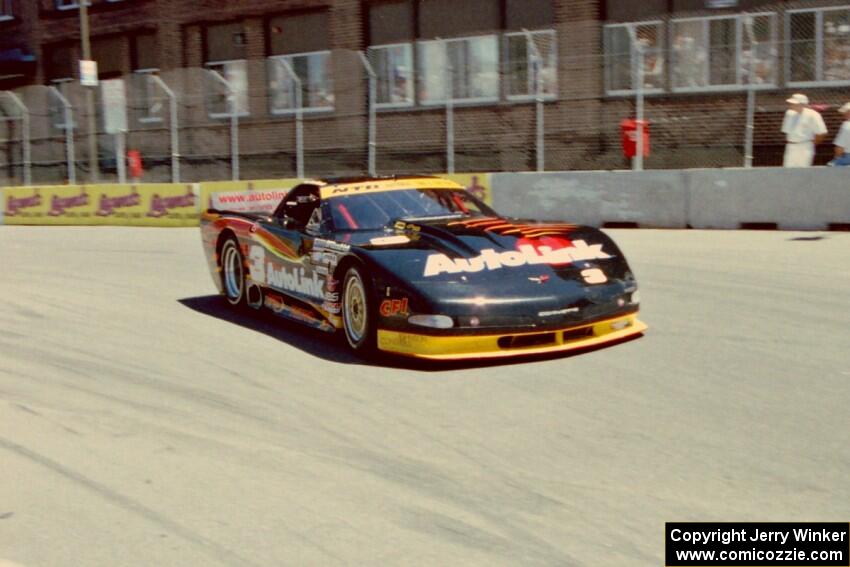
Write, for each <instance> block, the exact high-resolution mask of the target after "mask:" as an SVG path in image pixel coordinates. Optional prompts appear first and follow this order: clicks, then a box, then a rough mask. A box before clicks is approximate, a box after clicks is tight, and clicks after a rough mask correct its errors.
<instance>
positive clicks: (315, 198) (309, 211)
mask: <svg viewBox="0 0 850 567" xmlns="http://www.w3.org/2000/svg"><path fill="white" fill-rule="evenodd" d="M319 202H320V201H319V188H318V187H317V186H315V185H298V186H297V187H294V188H293V189H292V190H291V191H290V192H289V193H287V194H286V197H284V198H283V200H282V201H281V202H280V204H279V205H278V206H277V209H275V212H274V217H275V218H277V219H280V220H283V219H284V218H289V219H291V220H293V221H295V224H296V226H297V227H300V228H303V227H305V226H306V225H307V223H308V222H309V221H310V219H311V217H312V215H313V211H314V210H315V209H316V208H318V206H319Z"/></svg>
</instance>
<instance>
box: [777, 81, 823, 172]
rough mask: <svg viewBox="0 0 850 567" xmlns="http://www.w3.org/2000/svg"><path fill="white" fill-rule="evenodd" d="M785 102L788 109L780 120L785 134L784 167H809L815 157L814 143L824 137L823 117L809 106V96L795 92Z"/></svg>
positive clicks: (817, 142)
mask: <svg viewBox="0 0 850 567" xmlns="http://www.w3.org/2000/svg"><path fill="white" fill-rule="evenodd" d="M785 102H787V103H788V111H787V112H786V113H785V119H784V120H783V121H782V132H783V133H784V134H785V140H786V144H785V158H784V159H783V161H782V165H783V166H784V167H811V166H812V162H814V159H815V145H816V144H819V143H820V142H822V141H823V139H824V138H825V137H826V132H827V129H826V124H824V122H823V117H822V116H821V115H820V114H819V113H818V112H817V111H815V110H813V109H811V108H809V97H807V96H806V95H804V94H799V93H798V94H795V95H793V96H791V98H789V99H788V100H786V101H785Z"/></svg>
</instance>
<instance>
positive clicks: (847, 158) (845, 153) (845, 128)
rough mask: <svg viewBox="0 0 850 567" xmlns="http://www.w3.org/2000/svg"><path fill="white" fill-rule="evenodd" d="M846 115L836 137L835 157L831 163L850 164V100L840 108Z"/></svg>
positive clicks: (839, 110)
mask: <svg viewBox="0 0 850 567" xmlns="http://www.w3.org/2000/svg"><path fill="white" fill-rule="evenodd" d="M838 112H840V113H841V114H843V115H844V123H843V124H842V125H841V129H840V130H839V131H838V136H836V137H835V142H834V143H835V159H834V160H832V161H831V162H829V165H850V102H848V103H845V104H844V106H842V107H841V108H839V109H838Z"/></svg>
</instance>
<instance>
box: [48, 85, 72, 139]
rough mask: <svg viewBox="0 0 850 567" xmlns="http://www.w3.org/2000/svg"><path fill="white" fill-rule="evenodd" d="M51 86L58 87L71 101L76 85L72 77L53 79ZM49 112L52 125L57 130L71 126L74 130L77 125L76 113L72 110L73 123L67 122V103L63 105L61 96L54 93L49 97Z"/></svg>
mask: <svg viewBox="0 0 850 567" xmlns="http://www.w3.org/2000/svg"><path fill="white" fill-rule="evenodd" d="M50 86H51V87H56V89H57V90H58V91H59V92H60V93H61V94H62V96H64V97H65V98H66V99H68V100H69V101H70V99H71V88H72V87H73V86H74V79H72V78H71V77H68V78H65V79H53V80H51V81H50ZM47 113H48V114H49V115H50V125H51V126H52V127H53V128H54V129H56V130H60V131H64V130H66V129H67V128H69V127H70V128H71V129H72V130H73V129H74V128H75V127H76V125H75V124H74V113H73V112H71V116H70V118H71V123H70V124H67V123H66V122H65V105H63V104H62V102H61V101H60V100H59V98H58V97H57V96H56V95H54V94H52V93H51V94H49V95H48V97H47Z"/></svg>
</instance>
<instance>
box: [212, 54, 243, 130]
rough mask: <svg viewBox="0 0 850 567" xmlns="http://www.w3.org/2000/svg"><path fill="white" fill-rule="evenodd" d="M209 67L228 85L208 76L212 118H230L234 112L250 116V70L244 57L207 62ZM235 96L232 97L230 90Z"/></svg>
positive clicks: (238, 114)
mask: <svg viewBox="0 0 850 567" xmlns="http://www.w3.org/2000/svg"><path fill="white" fill-rule="evenodd" d="M206 67H207V69H209V70H210V71H212V72H213V73H217V74H218V75H219V76H220V77H222V78H223V79H224V80H225V81H227V84H228V85H229V89H228V87H225V85H224V84H223V83H222V82H221V81H220V80H218V79H216V78H215V77H207V89H206V92H207V110H208V112H209V116H210V118H229V117H230V116H231V113H232V112H236V115H237V116H248V114H249V112H248V70H247V63H246V61H245V60H244V59H240V60H237V61H213V62H210V63H207V65H206ZM229 90H230V91H232V93H233V96H232V98H231V95H230V92H228V91H229Z"/></svg>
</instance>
